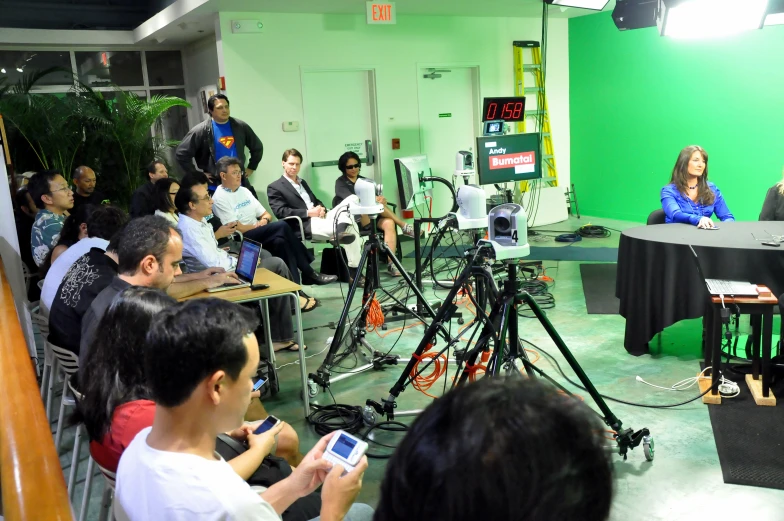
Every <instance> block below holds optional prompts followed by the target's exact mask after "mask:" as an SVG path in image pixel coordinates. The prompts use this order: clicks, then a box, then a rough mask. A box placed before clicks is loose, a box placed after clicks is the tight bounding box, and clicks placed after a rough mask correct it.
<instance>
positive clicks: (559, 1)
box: [547, 0, 610, 11]
mask: <svg viewBox="0 0 784 521" xmlns="http://www.w3.org/2000/svg"><path fill="white" fill-rule="evenodd" d="M609 2H610V0H549V1H548V2H547V3H548V4H552V5H560V6H561V7H577V8H579V9H591V10H593V11H601V10H602V9H604V8H605V6H606V5H607V4H608V3H609Z"/></svg>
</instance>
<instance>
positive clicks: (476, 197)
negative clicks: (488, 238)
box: [454, 185, 487, 230]
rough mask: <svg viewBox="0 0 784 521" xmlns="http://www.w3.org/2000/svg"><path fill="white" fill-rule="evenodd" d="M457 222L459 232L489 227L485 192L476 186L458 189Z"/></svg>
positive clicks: (465, 186) (464, 186)
mask: <svg viewBox="0 0 784 521" xmlns="http://www.w3.org/2000/svg"><path fill="white" fill-rule="evenodd" d="M457 205H458V210H457V213H456V214H454V215H455V218H456V220H457V229H458V230H476V229H479V228H486V227H487V209H486V208H487V206H486V205H485V191H484V190H483V189H482V188H480V187H478V186H474V185H462V186H459V187H458V188H457Z"/></svg>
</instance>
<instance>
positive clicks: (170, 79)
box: [145, 51, 185, 87]
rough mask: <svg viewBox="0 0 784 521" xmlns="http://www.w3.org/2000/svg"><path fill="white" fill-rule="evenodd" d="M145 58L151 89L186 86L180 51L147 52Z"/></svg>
mask: <svg viewBox="0 0 784 521" xmlns="http://www.w3.org/2000/svg"><path fill="white" fill-rule="evenodd" d="M145 58H146V61H147V81H148V82H149V85H150V86H151V87H162V86H165V85H185V77H184V75H183V72H182V55H181V54H180V51H147V52H146V53H145Z"/></svg>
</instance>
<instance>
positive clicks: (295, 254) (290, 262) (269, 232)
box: [243, 221, 314, 284]
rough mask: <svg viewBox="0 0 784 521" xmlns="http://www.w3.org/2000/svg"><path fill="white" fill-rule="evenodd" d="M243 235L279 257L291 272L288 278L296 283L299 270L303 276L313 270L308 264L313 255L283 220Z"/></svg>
mask: <svg viewBox="0 0 784 521" xmlns="http://www.w3.org/2000/svg"><path fill="white" fill-rule="evenodd" d="M243 236H244V237H247V238H249V239H251V240H254V241H256V242H260V243H261V247H262V248H264V249H265V250H267V251H269V252H270V253H272V254H273V255H274V256H275V257H280V258H281V259H282V260H283V262H285V263H286V266H287V267H288V268H289V271H290V272H291V277H290V280H293V281H294V282H296V283H297V284H300V283H301V282H302V278H301V277H300V272H302V274H303V275H305V276H308V275H311V274H312V273H313V271H314V270H313V268H312V267H311V265H310V263H311V262H313V260H314V257H313V255H311V254H310V252H309V251H308V249H307V248H305V245H304V244H302V241H300V240H299V239H297V237H296V236H295V235H294V232H293V231H291V227H290V226H289V225H288V224H286V223H285V222H284V221H277V222H274V223H269V224H267V225H266V226H259V227H258V228H254V229H252V230H248V231H247V232H245V233H244V234H243ZM287 278H288V277H287Z"/></svg>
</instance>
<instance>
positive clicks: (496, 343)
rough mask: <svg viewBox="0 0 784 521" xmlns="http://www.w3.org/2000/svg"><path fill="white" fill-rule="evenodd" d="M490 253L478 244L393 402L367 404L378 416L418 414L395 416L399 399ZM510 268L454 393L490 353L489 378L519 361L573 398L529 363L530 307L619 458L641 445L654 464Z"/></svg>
mask: <svg viewBox="0 0 784 521" xmlns="http://www.w3.org/2000/svg"><path fill="white" fill-rule="evenodd" d="M491 251H492V248H491V246H490V245H489V244H488V243H480V245H479V247H478V248H477V251H476V253H475V254H474V256H473V258H472V259H471V260H470V261H469V262H468V264H467V265H466V267H465V269H464V270H463V272H462V273H461V274H460V276H459V277H458V279H457V280H456V281H455V285H454V287H453V288H452V289H451V290H450V293H449V296H448V297H447V301H446V302H448V303H446V304H445V305H443V306H441V309H440V310H439V311H438V314H437V315H436V316H435V318H434V319H433V321H432V322H431V324H430V326H429V327H428V328H427V331H426V332H425V335H424V336H423V338H422V340H421V341H420V343H419V345H418V346H417V348H416V351H415V352H414V354H413V355H412V357H411V360H409V362H408V364H407V365H406V367H405V369H403V372H402V374H401V375H400V378H398V380H397V382H395V384H394V385H393V387H392V389H390V392H389V396H388V397H387V398H386V399H382V400H381V403H378V402H375V401H373V400H367V402H366V403H367V405H368V406H370V407H372V408H373V409H375V411H376V412H377V413H378V414H382V415H386V417H387V419H389V420H392V419H394V418H395V417H396V416H401V415H410V414H414V413H415V412H414V411H406V412H405V413H401V412H395V409H396V408H397V403H396V400H397V398H398V397H399V396H400V393H402V392H403V391H404V390H405V388H406V387H407V386H408V385H409V384H410V383H411V382H413V381H414V380H415V379H416V378H417V377H418V376H419V375H420V374H422V373H423V372H424V371H425V370H426V369H427V368H428V367H429V365H430V364H429V363H428V364H426V365H425V366H424V367H423V368H422V369H420V370H419V372H418V373H417V374H413V375H412V371H413V369H414V367H415V366H416V364H417V363H418V361H419V360H421V359H422V354H423V353H424V352H425V351H427V350H429V349H430V348H431V347H432V346H433V345H434V344H435V339H436V335H438V334H443V333H444V332H446V329H445V324H448V322H449V320H450V318H451V314H452V313H454V311H455V310H456V309H457V306H456V305H455V304H454V303H453V301H454V298H455V297H456V296H457V293H458V291H459V290H460V288H461V287H462V286H463V285H464V284H465V283H466V281H467V279H468V277H469V276H471V275H472V274H475V273H477V272H476V258H477V256H478V255H479V253H480V252H486V254H487V255H488V256H491V255H493V254H492V252H491ZM506 265H507V272H508V278H507V280H506V281H505V283H504V287H503V290H502V291H501V292H500V293H499V295H498V297H497V298H496V300H495V303H494V304H493V306H492V309H491V311H490V315H489V316H484V314H483V313H482V312H481V311H480V309H479V306H477V318H478V319H479V318H480V317H483V321H484V327H483V328H482V331H481V333H480V334H479V339H478V340H477V342H476V344H475V346H474V347H473V348H472V349H471V350H470V351H468V352H467V353H466V354H465V356H464V357H458V359H459V360H460V362H459V364H460V365H462V364H463V361H464V362H465V367H463V368H462V371H461V370H460V365H459V366H458V373H459V377H458V378H456V379H455V381H454V383H453V387H454V386H456V385H460V384H464V383H465V382H466V381H467V380H468V379H469V378H470V377H471V376H472V374H474V373H475V371H476V368H477V363H476V362H477V358H478V357H479V356H480V354H481V353H483V352H489V351H490V350H492V355H491V357H490V359H489V361H488V364H487V370H486V373H485V376H495V375H498V374H500V373H501V372H502V371H504V372H506V373H507V374H510V375H519V374H520V372H519V370H518V369H517V366H516V364H515V361H516V360H517V359H520V360H521V361H522V363H523V365H524V367H525V371H526V373H527V374H528V376H529V377H530V378H534V377H536V376H541V377H544V378H546V379H547V380H548V381H550V382H551V383H553V384H554V385H556V386H557V387H559V388H560V389H561V390H563V391H564V392H566V393H568V394H571V393H570V392H569V391H568V390H567V389H565V388H564V387H563V386H562V385H560V384H559V383H558V382H556V381H554V380H553V379H551V378H549V377H548V376H547V375H546V374H545V373H544V372H543V371H542V370H541V369H539V368H537V367H536V366H534V365H533V364H532V363H531V362H530V360H528V357H527V355H526V353H525V350H524V349H523V347H522V345H521V342H520V334H519V325H518V314H517V308H518V306H519V305H521V304H525V305H528V306H529V307H530V308H531V310H532V311H533V313H534V315H535V316H536V318H537V319H538V321H539V323H540V324H541V325H542V327H544V329H545V331H547V334H548V335H549V336H550V338H551V339H552V341H553V343H555V345H556V346H557V347H558V350H559V351H560V352H561V355H562V356H563V357H564V358H565V359H566V361H567V363H568V364H569V366H570V367H571V368H572V370H573V371H574V372H575V374H576V375H577V377H578V379H579V380H580V382H581V384H582V386H583V387H584V388H585V390H586V391H587V392H588V394H590V396H591V398H592V399H593V401H594V403H595V404H596V405H597V407H598V408H599V410H600V411H601V415H600V416H601V417H602V420H603V421H604V422H605V423H606V424H607V425H608V426H609V427H610V428H611V429H612V430H613V431H614V432H615V435H614V438H615V442H616V444H617V450H618V454H620V455H621V456H623V458H624V459H626V457H627V452H628V450H629V449H634V448H635V447H637V446H639V445H640V444H642V445H643V450H644V453H645V457H646V459H647V460H649V461H651V460H652V459H653V439H652V437H651V435H650V432H649V431H648V429H645V428H644V429H641V430H639V431H636V432H635V431H633V430H632V429H628V428H627V429H624V428H623V426H622V423H621V421H620V420H619V419H618V418H617V417H616V416H615V415H614V414H613V412H612V410H610V408H609V407H608V405H607V403H606V402H605V401H604V399H603V398H602V396H601V395H600V394H599V392H598V391H597V390H596V388H595V387H594V385H593V383H592V382H591V380H590V379H589V378H588V376H587V375H586V374H585V372H584V371H583V369H582V367H581V366H580V364H579V363H578V362H577V359H576V358H575V357H574V356H573V355H572V353H571V351H570V350H569V348H568V347H567V346H566V343H565V342H564V341H563V339H562V338H561V337H560V335H559V334H558V332H557V331H556V329H555V327H554V326H553V325H552V323H551V322H550V321H549V320H548V319H547V317H546V316H545V314H544V312H543V311H542V309H541V308H540V307H539V305H538V304H537V302H536V300H535V299H534V298H533V297H532V296H531V295H530V294H528V292H525V291H523V292H520V293H518V288H517V261H516V260H514V259H510V260H507V261H506ZM477 274H481V273H477ZM507 339H508V343H507ZM457 341H458V340H452V341H450V342H448V343H447V345H446V347H445V348H444V349H443V350H441V352H440V353H438V355H437V356H436V357H434V358H433V360H435V359H436V358H437V357H438V356H440V355H442V354H443V353H445V352H446V351H447V350H448V349H450V348H452V347H453V346H454V344H456V343H457ZM491 341H492V342H491Z"/></svg>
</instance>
